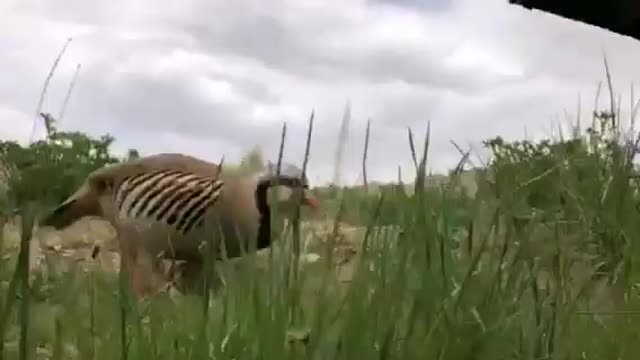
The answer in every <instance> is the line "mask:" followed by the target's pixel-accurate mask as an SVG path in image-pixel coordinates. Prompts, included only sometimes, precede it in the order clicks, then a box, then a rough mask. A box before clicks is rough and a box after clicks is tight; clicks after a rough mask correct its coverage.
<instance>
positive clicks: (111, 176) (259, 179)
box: [40, 154, 317, 298]
mask: <svg viewBox="0 0 640 360" xmlns="http://www.w3.org/2000/svg"><path fill="white" fill-rule="evenodd" d="M273 186H284V187H286V188H289V189H292V191H291V193H294V194H300V195H301V198H300V200H301V201H302V204H303V205H310V206H312V207H316V206H317V200H316V199H315V198H314V197H313V196H312V195H311V194H310V193H309V192H308V190H307V183H306V179H302V178H301V177H300V176H295V175H291V174H286V173H284V174H281V175H280V176H276V175H275V174H274V173H273V172H272V171H269V172H267V173H266V174H264V175H262V176H240V175H234V174H225V172H224V169H222V171H220V168H219V167H218V165H216V164H213V163H210V162H207V161H204V160H201V159H197V158H195V157H191V156H187V155H182V154H157V155H151V156H147V157H143V158H138V159H135V160H131V161H128V162H124V163H119V164H114V165H109V166H106V167H103V168H101V169H98V170H95V171H94V172H92V173H90V174H89V175H88V176H87V178H86V180H85V182H84V183H83V185H82V186H80V188H79V189H78V190H77V191H76V192H75V193H74V194H73V195H71V196H70V197H69V198H68V199H67V200H65V201H64V202H63V203H62V204H60V205H59V206H58V207H57V208H56V209H54V210H53V211H52V212H51V213H49V214H48V215H47V216H45V217H44V218H43V219H42V220H41V222H40V225H41V226H52V227H54V228H56V229H62V228H65V227H67V226H69V225H70V224H72V223H73V222H75V221H76V220H78V219H80V218H81V217H84V216H99V217H102V218H104V219H106V220H107V221H109V222H110V223H111V224H112V225H113V226H114V228H115V229H116V231H117V233H118V241H119V249H120V254H121V258H122V261H123V263H124V264H125V265H126V266H127V269H128V273H129V277H130V279H129V280H130V282H131V287H132V290H133V293H134V296H136V297H137V298H141V297H143V296H145V295H147V294H149V293H150V292H151V291H153V290H155V288H156V287H157V286H158V283H159V282H160V281H162V280H163V279H162V277H161V275H160V270H159V264H160V258H163V257H164V258H170V259H175V260H185V261H186V262H187V263H195V264H196V265H197V264H202V262H203V254H202V253H201V244H202V243H203V242H204V241H205V240H206V239H208V238H210V237H211V236H214V234H210V233H209V232H211V230H213V231H215V232H216V233H217V234H220V230H221V233H222V234H223V236H222V239H221V240H222V241H220V242H219V244H220V245H221V247H223V248H224V249H223V251H224V254H225V255H226V257H227V258H234V257H238V256H240V255H241V254H242V252H243V251H250V250H252V249H262V248H266V247H268V246H270V244H271V231H272V230H271V210H270V206H269V201H268V191H267V190H268V189H269V188H270V187H273ZM296 189H299V190H296ZM291 193H290V194H289V195H291ZM205 220H206V221H207V226H205ZM210 220H211V221H210ZM209 224H213V225H215V226H209ZM205 228H206V229H207V230H205ZM252 243H253V244H255V245H254V246H255V247H254V246H251V245H253V244H252ZM217 253H218V254H220V251H217Z"/></svg>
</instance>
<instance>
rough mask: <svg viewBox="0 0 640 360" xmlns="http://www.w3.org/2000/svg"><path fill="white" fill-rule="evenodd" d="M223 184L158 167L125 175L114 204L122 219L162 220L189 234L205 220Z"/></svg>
mask: <svg viewBox="0 0 640 360" xmlns="http://www.w3.org/2000/svg"><path fill="white" fill-rule="evenodd" d="M223 184H224V183H223V181H222V180H216V179H214V178H211V177H204V176H199V175H196V174H194V173H190V172H186V171H180V170H170V169H166V170H158V171H153V172H149V173H142V174H137V175H133V176H130V177H127V178H125V179H124V181H122V183H121V184H120V186H119V187H118V188H117V191H116V192H115V194H114V204H115V206H116V209H117V212H118V215H119V216H118V217H120V218H122V219H130V220H142V219H145V220H153V221H158V222H162V223H165V224H168V225H170V226H173V227H175V228H176V230H178V231H179V232H182V233H183V234H186V233H188V232H189V231H191V229H193V228H194V227H195V226H198V225H199V224H201V223H202V217H203V216H204V213H205V212H206V210H207V209H208V208H209V207H211V206H212V205H213V204H214V203H215V202H216V200H217V199H218V198H219V197H220V194H221V192H222V188H223Z"/></svg>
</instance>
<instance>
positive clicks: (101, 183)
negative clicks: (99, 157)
mask: <svg viewBox="0 0 640 360" xmlns="http://www.w3.org/2000/svg"><path fill="white" fill-rule="evenodd" d="M163 169H172V170H181V171H185V172H192V173H195V174H197V175H200V176H205V177H216V176H217V175H218V166H217V165H216V164H213V163H211V162H208V161H204V160H200V159H198V158H195V157H192V156H188V155H183V154H177V153H163V154H157V155H151V156H146V157H143V158H139V159H135V160H131V161H127V162H124V163H119V164H113V165H108V166H105V167H103V168H100V169H97V170H95V171H93V172H92V173H90V174H89V175H88V176H87V179H86V181H85V183H84V184H82V186H81V187H80V188H79V189H78V190H77V191H76V192H75V193H74V194H72V195H71V196H69V198H68V199H67V200H65V201H64V202H63V203H62V204H60V205H59V206H58V207H57V208H56V209H54V210H53V211H52V212H51V213H50V214H48V215H46V216H45V217H44V218H43V219H42V221H41V225H43V226H54V227H56V228H58V229H60V228H63V227H66V226H69V225H70V224H71V223H73V222H74V221H76V220H78V219H79V218H81V217H83V216H87V215H97V216H102V215H104V214H102V213H101V209H100V204H99V203H98V199H99V198H100V196H101V195H103V194H104V193H105V192H108V191H113V189H115V188H117V187H118V186H119V184H121V183H122V182H123V181H124V180H125V179H126V178H128V177H130V176H133V175H136V174H140V173H145V172H153V171H157V170H163Z"/></svg>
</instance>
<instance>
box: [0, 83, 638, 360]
mask: <svg viewBox="0 0 640 360" xmlns="http://www.w3.org/2000/svg"><path fill="white" fill-rule="evenodd" d="M47 82H48V80H47ZM609 85H610V84H609ZM45 88H46V83H45ZM613 108H614V106H613V105H612V111H611V114H613V113H614V111H613ZM312 119H313V115H312V118H311V120H310V127H309V137H308V139H307V151H306V154H308V152H309V147H310V139H311V129H312V126H311V125H312ZM285 134H286V128H284V129H283V135H282V143H281V146H280V149H281V152H282V151H283V150H282V149H283V147H284V138H285ZM429 134H430V131H429V130H428V131H427V136H426V137H425V142H424V149H423V152H422V153H423V155H422V157H421V158H418V156H416V153H417V151H416V149H415V144H414V141H413V135H412V132H411V131H409V141H410V148H411V152H412V156H413V161H414V165H415V166H416V169H417V170H419V171H418V173H419V178H418V179H417V181H416V183H417V184H418V186H415V191H414V193H413V194H407V193H406V192H405V191H400V189H401V188H402V189H404V185H403V184H400V186H396V187H385V188H383V189H381V190H380V191H378V192H372V191H371V189H369V188H368V186H367V185H368V184H365V186H364V187H362V188H350V189H349V188H347V189H343V190H340V191H330V192H328V193H327V194H323V195H322V196H324V197H325V199H324V201H323V204H324V205H325V206H324V208H325V214H324V215H325V220H326V219H329V220H330V221H332V222H333V224H334V226H333V229H332V231H330V232H328V233H327V234H325V235H322V238H321V239H320V241H319V243H321V244H323V245H324V247H323V248H322V249H321V251H320V254H321V258H320V259H321V260H320V261H319V262H316V263H313V264H307V265H305V266H299V265H300V264H299V255H300V251H301V249H302V247H301V243H300V242H301V241H302V239H304V238H306V237H308V236H311V235H310V234H309V233H305V232H307V231H308V230H305V229H307V227H304V226H299V225H300V224H298V223H297V221H295V220H294V222H293V226H292V227H291V228H288V230H287V231H284V232H283V233H282V234H278V235H279V236H278V237H277V239H276V241H275V245H274V246H275V247H277V248H278V249H279V250H280V251H276V252H275V253H276V254H278V255H289V254H291V253H293V254H292V255H291V256H290V257H289V256H270V257H269V258H268V259H269V266H268V268H267V269H266V270H263V269H259V268H258V267H257V266H256V261H255V260H256V259H255V255H247V256H246V257H245V258H244V259H242V260H241V261H240V262H239V263H238V264H235V265H234V266H231V265H229V264H224V263H218V264H215V267H216V268H217V270H219V273H220V274H222V277H223V280H224V281H223V283H224V284H225V286H217V287H215V290H214V291H213V292H207V293H206V294H204V295H203V296H197V295H187V296H184V297H177V298H176V297H173V296H171V294H168V293H160V294H158V295H157V296H156V297H154V298H152V299H149V300H148V301H146V302H144V303H141V304H138V303H136V302H134V301H132V299H131V296H130V295H129V291H128V287H127V286H126V282H125V281H123V280H124V279H125V275H126V274H125V272H126V269H122V271H121V272H120V274H113V273H111V272H106V271H102V270H101V269H99V268H95V269H88V270H87V269H85V268H83V267H80V266H75V267H74V266H72V267H71V268H70V269H69V270H66V271H48V272H46V276H45V275H44V274H45V272H39V271H36V272H33V273H29V272H28V261H27V260H28V256H27V254H28V252H29V246H30V245H31V244H30V241H29V239H30V238H31V230H32V227H31V224H32V222H33V219H34V216H35V215H36V214H37V211H35V210H34V209H32V208H30V207H25V208H23V212H22V214H21V215H22V216H21V218H22V220H23V223H22V225H23V226H22V234H21V235H22V236H21V242H20V249H19V252H18V256H15V255H16V254H13V253H8V252H6V251H5V250H4V248H3V247H0V249H1V250H2V252H1V253H0V255H2V256H1V257H0V336H1V337H2V340H0V360H1V359H89V360H98V359H148V358H152V359H356V358H365V359H372V358H377V359H479V360H480V359H487V360H495V359H530V360H540V359H635V358H637V354H638V353H639V351H640V341H638V340H640V316H638V315H639V314H640V312H638V310H639V309H640V307H639V305H640V304H639V297H638V289H637V287H636V286H635V284H636V283H638V276H639V275H640V274H639V273H638V270H637V269H636V266H635V264H637V263H638V259H639V255H640V252H639V251H638V246H637V244H638V240H637V239H639V238H640V222H638V221H637V217H638V209H637V206H636V204H637V203H639V200H640V199H639V198H638V195H637V193H638V184H637V182H634V181H629V176H631V175H632V173H633V167H631V166H629V164H630V163H632V161H631V160H632V159H633V155H635V154H627V153H624V152H620V151H617V150H616V149H614V150H611V149H609V150H598V149H595V150H593V149H592V151H590V152H580V151H575V149H572V148H571V146H559V147H551V148H550V149H551V150H550V151H551V152H550V153H549V154H545V155H544V156H543V155H540V154H537V155H531V154H532V153H534V154H535V149H532V148H529V149H528V150H527V149H525V150H526V151H525V150H523V151H521V150H519V149H515V150H514V149H512V151H511V152H509V153H507V154H506V155H504V157H503V158H502V161H503V162H501V163H498V164H499V166H497V167H495V168H494V170H495V171H494V172H493V173H492V172H483V171H480V172H478V173H477V177H476V183H475V184H474V185H477V186H474V191H473V196H468V195H466V194H465V193H464V191H461V188H460V186H459V184H460V183H461V182H465V181H468V179H466V180H463V179H462V175H461V174H460V173H458V172H455V171H454V172H453V173H452V174H451V175H450V176H449V179H448V181H447V182H437V185H435V186H431V187H428V188H426V189H424V188H423V187H422V186H420V184H424V183H425V181H426V179H425V178H424V173H425V172H426V169H427V163H426V162H427V156H426V155H427V152H428V148H429ZM366 143H367V144H368V141H367V142H366ZM561 143H563V144H567V143H568V142H565V141H564V140H561ZM580 144H582V145H580V149H584V148H589V147H590V146H591V144H587V145H584V143H580ZM636 145H637V142H636ZM625 149H627V150H629V149H631V148H625ZM547 150H549V148H547ZM635 151H636V150H635V148H633V152H635ZM366 154H367V150H366V149H365V151H364V156H363V163H362V164H363V173H365V174H366ZM603 155H606V156H603ZM466 158H468V153H467V154H463V160H462V161H461V163H460V165H461V164H462V163H463V162H464V160H465V159H466ZM307 160H308V159H307V158H306V156H305V163H304V166H303V171H306V165H307ZM278 164H279V165H278V168H279V167H280V164H281V155H280V157H279V160H278ZM457 168H459V166H458V167H457ZM420 174H421V175H420ZM420 176H422V177H420ZM365 178H366V175H365ZM476 188H477V189H476ZM0 210H2V209H0ZM5 213H8V212H5ZM0 220H6V219H5V218H0ZM311 222H313V220H312V221H311ZM345 223H349V224H351V225H357V226H360V227H362V228H363V231H362V232H361V233H359V234H360V235H358V236H357V238H356V239H351V240H352V244H355V245H357V246H358V249H357V255H356V256H355V258H354V259H352V260H351V261H350V263H349V266H350V267H351V268H352V269H353V275H352V276H350V277H349V279H348V280H349V281H344V278H341V276H340V274H339V273H338V265H337V263H338V262H339V259H337V257H338V256H337V254H336V253H335V252H334V250H335V248H336V246H337V243H338V241H339V239H340V235H341V233H342V230H341V227H342V226H344V224H345ZM2 243H3V242H2V239H0V244H2ZM211 265H214V264H211ZM209 280H212V279H208V281H209ZM210 283H213V281H210Z"/></svg>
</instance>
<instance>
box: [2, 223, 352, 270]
mask: <svg viewBox="0 0 640 360" xmlns="http://www.w3.org/2000/svg"><path fill="white" fill-rule="evenodd" d="M332 231H333V224H332V223H331V222H328V221H327V222H324V221H312V222H305V223H303V224H302V233H303V234H304V237H303V241H302V242H303V243H302V258H301V263H302V265H303V266H304V265H305V264H309V263H315V262H317V261H318V260H320V259H321V257H322V255H323V254H324V253H325V251H326V250H325V249H326V246H325V243H326V242H327V241H328V239H329V238H330V237H331V234H332ZM363 235H364V229H363V228H358V227H350V226H342V227H341V229H340V231H339V234H338V237H337V239H336V241H335V243H334V246H333V259H334V260H333V262H334V264H335V267H336V271H337V275H338V277H339V279H340V280H341V281H344V282H349V281H350V280H351V277H352V273H353V267H354V264H355V258H356V255H357V252H358V251H357V249H359V246H360V243H361V240H362V237H363ZM3 239H4V242H3V254H4V256H5V257H10V256H15V254H16V253H17V251H18V249H19V242H20V231H19V224H18V223H17V221H13V222H9V223H7V224H5V226H4V229H3ZM96 248H98V249H99V251H97V254H95V252H96ZM94 255H95V256H94ZM266 255H267V251H266V250H263V251H260V252H259V253H258V258H257V260H258V267H259V268H263V269H265V268H266V266H267V256H266ZM72 266H79V267H80V268H82V269H85V270H89V269H96V268H97V269H100V270H103V271H108V272H114V273H115V272H117V271H118V270H119V268H120V256H119V254H118V242H117V237H116V232H115V229H114V228H113V227H112V226H111V225H110V224H109V223H108V222H106V221H104V220H101V219H98V218H84V219H81V220H80V221H78V222H76V223H75V224H73V225H72V226H70V227H69V228H67V229H65V230H63V231H55V230H51V229H36V230H35V231H34V236H33V237H32V243H31V252H30V269H31V270H32V271H39V270H45V271H48V272H66V271H69V270H70V269H71V267H72Z"/></svg>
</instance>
